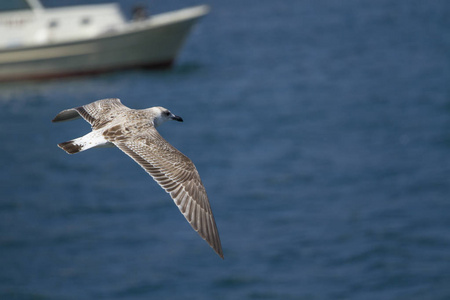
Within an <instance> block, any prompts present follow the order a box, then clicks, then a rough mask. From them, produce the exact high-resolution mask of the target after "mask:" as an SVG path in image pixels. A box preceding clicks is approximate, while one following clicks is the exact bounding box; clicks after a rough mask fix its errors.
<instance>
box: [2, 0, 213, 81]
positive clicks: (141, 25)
mask: <svg viewBox="0 0 450 300" xmlns="http://www.w3.org/2000/svg"><path fill="white" fill-rule="evenodd" d="M208 11H209V8H208V6H206V5H200V6H195V7H190V8H185V9H180V10H177V11H173V12H168V13H162V14H157V15H153V16H151V17H149V18H144V19H142V15H141V16H140V20H132V21H128V22H127V21H126V20H125V18H124V16H123V14H122V12H121V10H120V8H119V6H118V5H117V4H115V3H111V4H99V5H82V6H68V7H60V8H44V7H43V6H42V5H41V3H40V2H39V0H8V1H0V80H1V81H5V80H7V81H10V80H21V79H41V78H51V77H62V76H71V75H82V74H94V73H101V72H107V71H113V70H119V69H127V68H136V67H145V68H165V67H170V66H171V65H172V64H173V62H174V60H175V59H176V57H177V54H178V53H179V51H180V48H181V47H182V45H183V42H184V41H185V39H186V37H187V35H188V33H189V31H190V29H191V28H192V26H193V25H194V24H195V23H196V22H197V21H198V19H199V18H200V17H202V16H204V15H205V14H207V13H208Z"/></svg>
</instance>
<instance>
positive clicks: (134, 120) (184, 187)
mask: <svg viewBox="0 0 450 300" xmlns="http://www.w3.org/2000/svg"><path fill="white" fill-rule="evenodd" d="M79 118H83V119H84V120H86V121H87V122H88V123H89V124H91V127H92V131H91V132H90V133H88V134H86V135H84V136H82V137H79V138H76V139H73V140H70V141H67V142H64V143H60V144H58V146H59V147H60V148H61V149H63V150H64V151H66V152H67V153H69V154H74V153H78V152H81V151H85V150H88V149H90V148H100V147H114V146H115V147H117V148H119V149H120V150H122V151H123V152H125V154H127V155H128V156H130V157H131V158H132V159H133V160H134V161H135V162H137V163H138V164H139V165H140V166H141V167H142V168H143V169H144V170H145V171H146V172H147V173H149V174H150V175H151V176H152V177H153V179H154V180H155V181H156V182H157V183H158V184H159V185H160V186H161V187H162V188H163V189H164V190H165V191H166V192H167V193H169V194H170V196H171V198H172V199H173V201H174V202H175V204H176V205H177V206H178V208H179V209H180V211H181V213H182V214H183V215H184V217H185V218H186V220H187V221H188V222H189V224H190V225H191V226H192V228H193V229H194V230H195V231H197V233H198V234H199V235H200V236H201V237H202V238H203V239H204V240H205V241H206V242H207V243H208V244H209V245H210V246H211V248H213V249H214V251H215V252H216V253H217V254H218V255H219V256H220V257H221V258H222V259H223V252H222V246H221V243H220V238H219V232H218V230H217V226H216V222H215V221H214V216H213V213H212V211H211V207H210V205H209V200H208V196H207V194H206V190H205V187H204V186H203V184H202V181H201V179H200V175H199V174H198V172H197V169H196V168H195V165H194V164H193V163H192V161H191V160H190V159H189V158H188V157H187V156H185V155H184V154H182V153H181V152H180V151H178V150H177V149H176V148H175V147H173V146H172V145H171V144H169V143H168V142H167V141H166V140H165V139H164V138H163V137H162V136H161V135H160V134H159V133H158V131H157V130H156V127H158V126H159V125H161V124H162V123H164V122H165V121H168V120H174V121H178V122H183V119H182V118H181V117H179V116H176V115H174V114H173V113H171V112H170V111H169V110H168V109H166V108H163V107H160V106H156V107H151V108H147V109H139V110H138V109H131V108H128V107H126V106H125V105H123V104H122V103H121V102H120V100H119V99H117V98H109V99H102V100H98V101H95V102H92V103H90V104H86V105H83V106H80V107H76V108H71V109H66V110H63V111H62V112H60V113H59V114H58V115H57V116H56V117H55V118H54V119H53V120H52V122H63V121H70V120H75V119H79Z"/></svg>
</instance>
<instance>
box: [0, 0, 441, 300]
mask: <svg viewBox="0 0 450 300" xmlns="http://www.w3.org/2000/svg"><path fill="white" fill-rule="evenodd" d="M47 2H48V3H46V4H50V5H51V4H54V3H63V4H74V3H77V2H76V1H59V2H58V1H56V0H55V1H47ZM104 2H105V1H104ZM168 2H170V3H165V2H164V1H149V2H148V3H150V5H151V11H152V12H159V11H166V10H170V9H176V8H181V7H185V6H189V5H192V4H199V2H197V1H181V0H174V1H168ZM132 3H133V2H132V1H126V0H123V1H122V2H121V4H122V6H123V7H124V9H126V10H129V9H130V8H131V5H132ZM141 3H145V2H144V1H141ZM209 4H210V5H211V7H212V11H211V13H210V14H209V15H208V16H207V17H205V18H204V19H203V20H202V21H201V22H200V23H199V26H198V27H196V29H195V31H194V32H193V33H192V35H191V36H190V37H189V41H188V42H187V44H186V45H185V48H184V49H183V52H182V54H181V56H180V57H179V60H178V62H177V64H176V66H175V67H174V68H173V69H172V70H169V71H157V72H148V71H130V72H121V73H114V74H109V75H102V76H95V77H84V78H74V79H64V80H53V81H46V82H25V83H14V84H13V83H8V84H1V85H0V137H1V146H0V166H1V173H0V192H1V200H0V251H1V253H0V299H39V300H41V299H450V2H448V1H444V0H442V1H435V0H431V1H410V0H398V1H388V0H379V1H368V0H358V1H357V0H348V1H332V0H324V1H299V0H285V1H273V0H270V1H268V0H261V1H256V0H249V1H241V0H231V1H217V0H216V1H210V2H209ZM107 97H119V98H121V99H122V101H123V103H124V104H126V105H127V106H130V107H132V108H145V107H150V106H155V105H162V106H165V107H167V108H169V109H170V110H172V112H174V113H175V114H178V115H181V116H182V117H183V118H184V120H185V122H184V123H175V122H173V123H167V124H164V126H162V127H161V128H160V132H161V134H162V135H163V136H164V137H165V138H166V139H167V140H169V141H170V142H171V143H172V144H174V145H175V146H176V147H177V148H179V149H180V150H181V151H182V152H184V153H185V154H187V155H188V156H189V157H191V158H192V160H193V161H194V162H195V163H196V165H197V168H198V170H199V172H200V174H201V176H202V179H203V182H204V184H205V186H206V188H207V191H208V194H209V197H210V201H211V205H212V208H213V211H214V213H215V217H216V221H217V225H218V227H219V231H220V234H221V238H222V244H223V248H224V254H225V260H223V261H222V260H221V259H220V258H219V257H218V256H217V255H215V254H214V252H213V251H212V250H211V249H210V248H209V247H208V245H207V244H206V243H205V242H204V241H202V240H201V238H200V237H198V236H197V234H196V233H195V232H194V231H193V230H192V229H191V228H190V227H189V225H188V224H187V222H186V221H185V220H184V218H183V216H182V215H181V214H180V213H179V212H178V209H177V208H176V206H175V205H174V204H173V202H172V201H171V200H170V198H169V196H168V195H167V194H166V193H164V191H163V190H162V189H160V188H159V186H158V185H157V184H156V183H154V182H153V181H152V179H151V178H150V177H149V176H148V175H146V174H145V172H143V170H142V169H141V168H140V167H139V166H138V165H136V164H134V163H133V162H132V161H131V160H130V159H129V158H128V157H126V156H125V155H124V154H122V153H121V152H120V151H119V150H118V149H94V150H90V151H87V152H84V153H80V154H77V155H74V156H69V155H67V154H65V153H64V152H63V151H62V150H60V149H59V148H57V147H56V144H57V143H58V142H62V141H65V140H68V139H71V138H75V137H78V136H81V135H83V134H85V133H86V132H88V131H89V126H88V124H87V123H85V122H83V121H81V120H79V121H76V122H70V123H64V124H52V123H51V122H50V120H51V119H52V118H53V117H54V115H56V114H57V113H58V112H59V111H61V110H63V109H66V108H71V107H75V106H79V105H83V104H86V103H89V102H92V101H94V100H97V99H102V98H107Z"/></svg>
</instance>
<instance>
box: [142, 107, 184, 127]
mask: <svg viewBox="0 0 450 300" xmlns="http://www.w3.org/2000/svg"><path fill="white" fill-rule="evenodd" d="M150 110H151V111H152V113H153V115H154V119H153V125H155V127H158V126H159V125H161V124H162V123H164V122H166V121H168V120H174V121H178V122H183V119H182V118H181V117H179V116H176V115H174V114H173V113H171V112H170V110H168V109H167V108H164V107H161V106H156V107H152V108H150Z"/></svg>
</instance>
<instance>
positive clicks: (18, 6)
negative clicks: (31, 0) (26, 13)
mask: <svg viewBox="0 0 450 300" xmlns="http://www.w3.org/2000/svg"><path fill="white" fill-rule="evenodd" d="M24 9H25V10H30V9H31V7H30V5H29V4H28V2H27V1H26V0H13V1H0V12H6V11H12V10H24Z"/></svg>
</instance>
